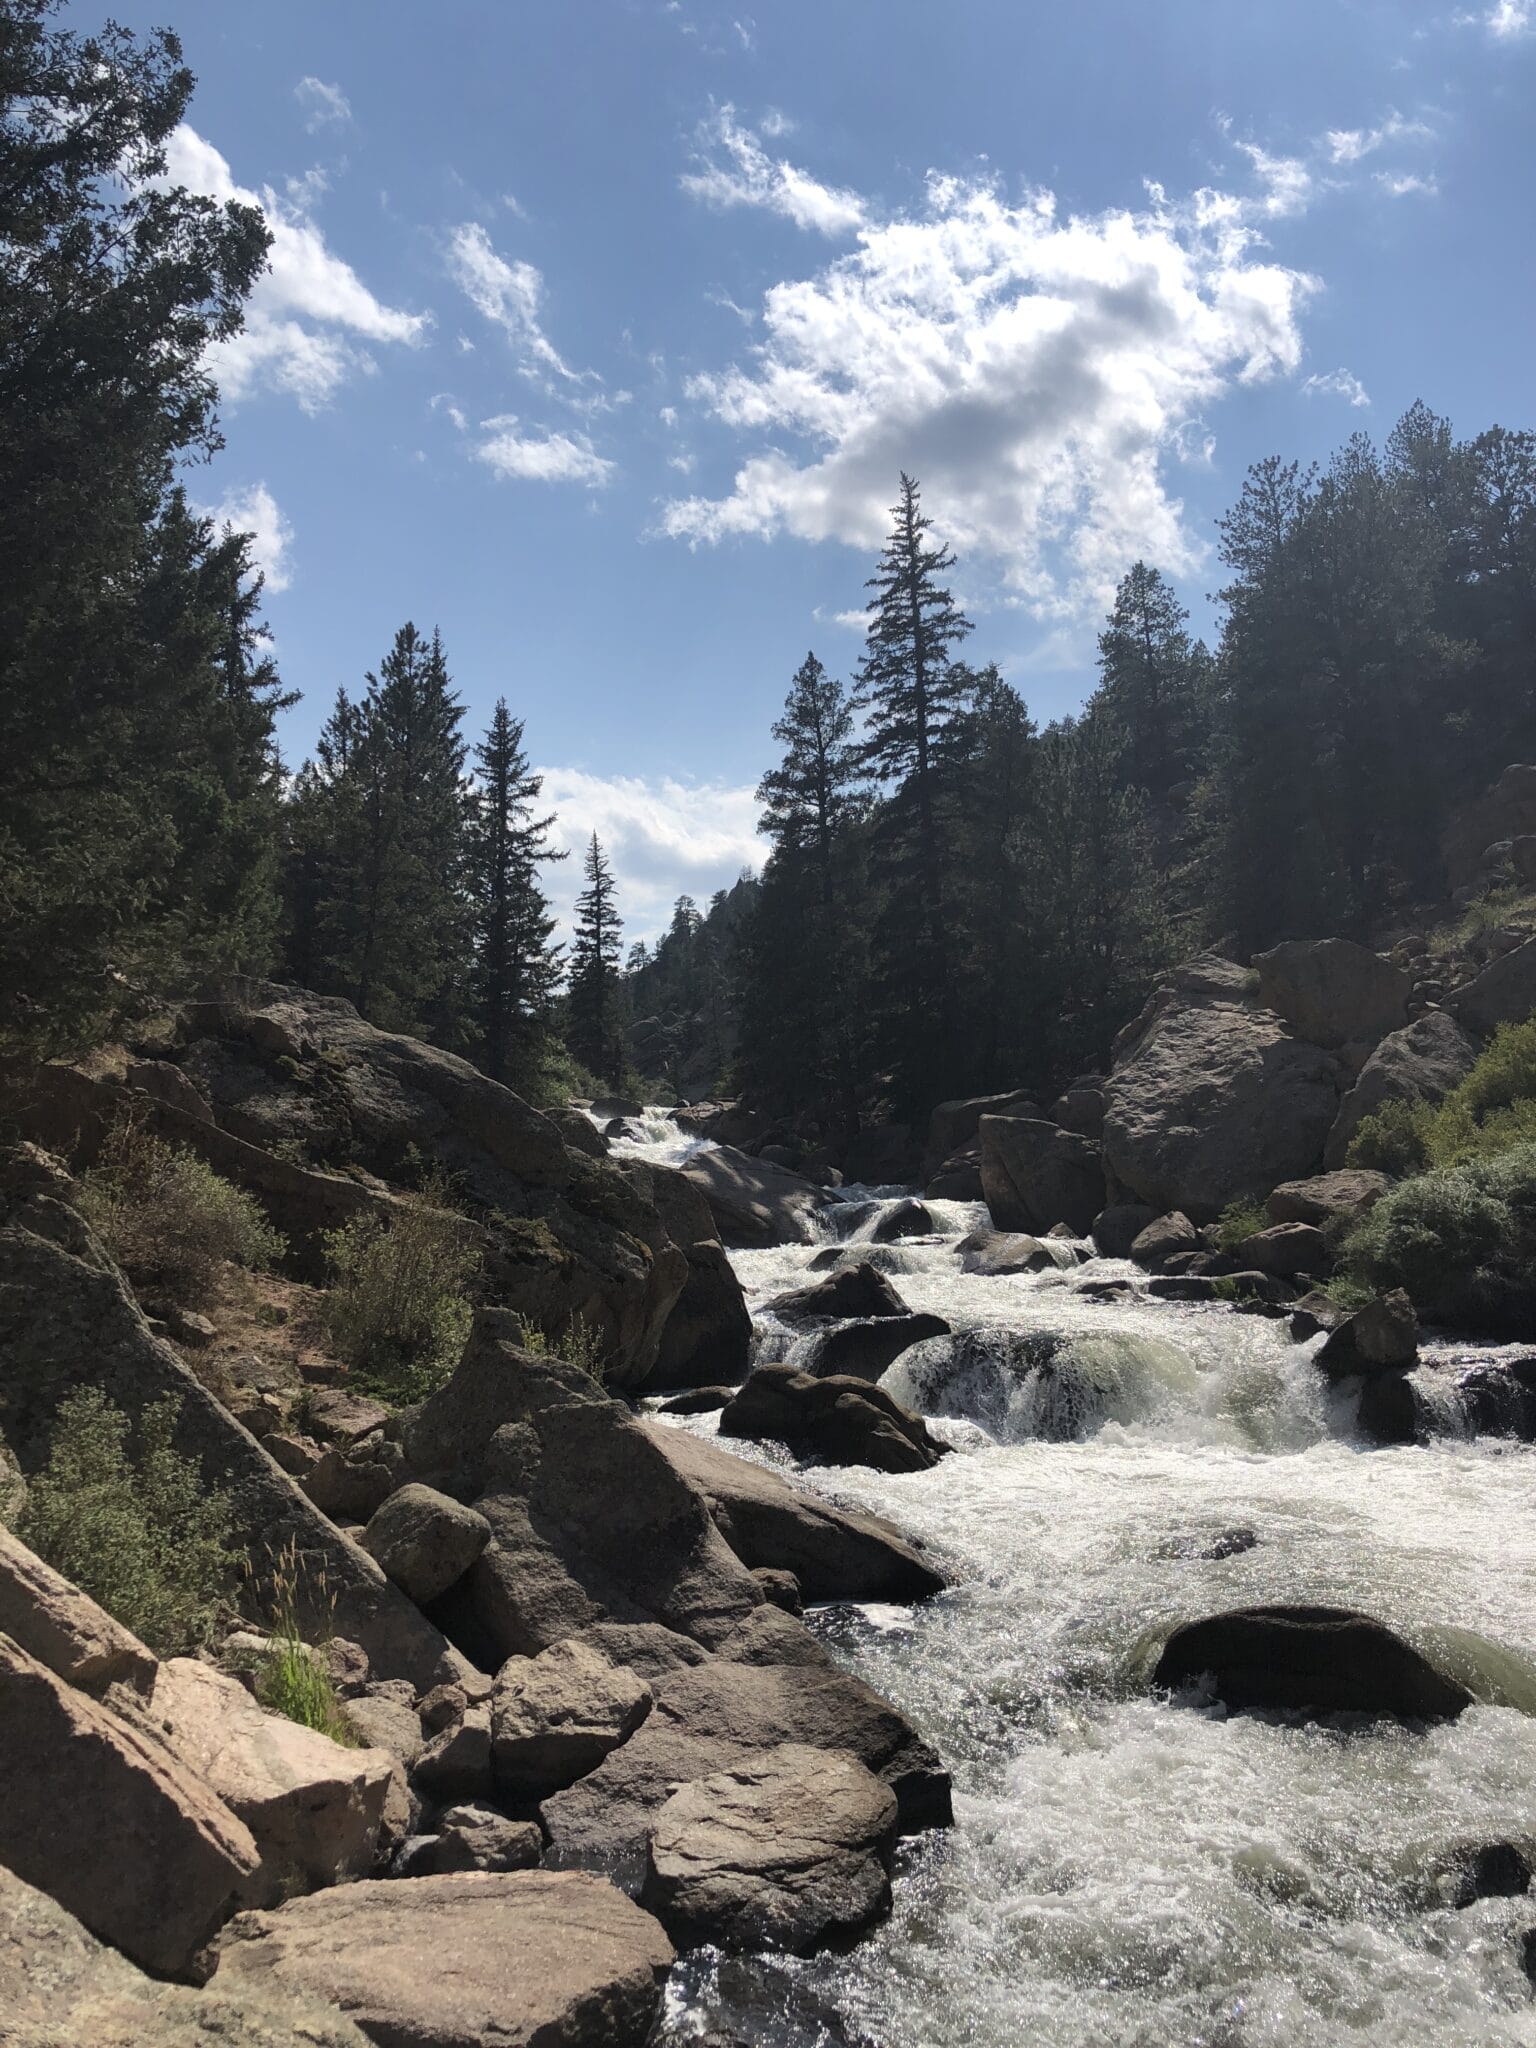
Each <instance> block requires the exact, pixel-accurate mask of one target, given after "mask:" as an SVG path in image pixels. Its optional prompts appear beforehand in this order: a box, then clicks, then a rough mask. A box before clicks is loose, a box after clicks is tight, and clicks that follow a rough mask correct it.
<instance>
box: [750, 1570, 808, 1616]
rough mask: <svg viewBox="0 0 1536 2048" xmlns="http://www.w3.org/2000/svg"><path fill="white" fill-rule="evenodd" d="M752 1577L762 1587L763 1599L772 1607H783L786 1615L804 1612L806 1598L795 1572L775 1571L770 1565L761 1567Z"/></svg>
mask: <svg viewBox="0 0 1536 2048" xmlns="http://www.w3.org/2000/svg"><path fill="white" fill-rule="evenodd" d="M752 1576H753V1578H754V1579H756V1581H757V1583H758V1584H759V1585H760V1586H761V1587H762V1589H763V1598H764V1600H765V1601H766V1602H767V1604H768V1605H769V1606H770V1607H781V1608H782V1609H783V1610H784V1612H785V1613H786V1614H801V1613H803V1612H804V1609H805V1596H804V1594H803V1593H802V1592H801V1590H800V1581H799V1580H798V1579H797V1578H796V1577H795V1575H794V1573H793V1572H781V1571H775V1570H774V1569H773V1568H772V1567H771V1566H769V1565H759V1566H758V1567H757V1569H756V1570H755V1571H754V1572H753V1574H752Z"/></svg>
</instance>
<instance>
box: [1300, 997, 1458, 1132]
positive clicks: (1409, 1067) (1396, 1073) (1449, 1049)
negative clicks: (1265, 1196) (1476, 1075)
mask: <svg viewBox="0 0 1536 2048" xmlns="http://www.w3.org/2000/svg"><path fill="white" fill-rule="evenodd" d="M1477 1055H1478V1046H1477V1042H1476V1040H1475V1039H1473V1038H1471V1037H1469V1036H1468V1034H1467V1033H1466V1032H1465V1031H1464V1030H1463V1029H1462V1028H1461V1026H1460V1024H1458V1023H1457V1021H1456V1019H1455V1018H1454V1017H1451V1016H1448V1015H1447V1014H1446V1012H1445V1011H1444V1010H1427V1011H1426V1012H1425V1014H1424V1015H1423V1016H1422V1017H1416V1018H1415V1019H1414V1021H1413V1022H1412V1023H1411V1024H1409V1025H1407V1026H1405V1028H1404V1029H1403V1030H1401V1031H1394V1032H1393V1033H1392V1035H1391V1037H1390V1038H1384V1039H1383V1040H1382V1041H1381V1043H1380V1045H1378V1046H1377V1048H1376V1050H1375V1051H1374V1052H1373V1053H1372V1054H1371V1056H1370V1058H1369V1059H1368V1060H1367V1061H1366V1063H1365V1065H1364V1066H1363V1067H1362V1068H1361V1069H1360V1075H1359V1078H1358V1080H1357V1081H1356V1082H1355V1085H1354V1086H1353V1088H1351V1089H1350V1090H1349V1093H1348V1094H1347V1095H1346V1096H1345V1097H1344V1099H1343V1101H1342V1102H1341V1103H1340V1104H1339V1114H1338V1117H1337V1120H1336V1121H1335V1123H1334V1126H1333V1129H1332V1130H1331V1131H1330V1132H1329V1133H1328V1143H1327V1145H1326V1147H1325V1148H1324V1153H1323V1158H1324V1163H1325V1164H1326V1165H1327V1166H1329V1167H1337V1166H1342V1165H1343V1164H1344V1163H1345V1160H1346V1159H1347V1158H1348V1156H1349V1148H1350V1145H1351V1143H1352V1142H1353V1140H1354V1137H1355V1134H1356V1132H1357V1131H1358V1130H1359V1128H1360V1126H1361V1125H1362V1124H1363V1123H1364V1122H1365V1120H1366V1118H1367V1117H1368V1116H1374V1115H1375V1113H1376V1112H1377V1110H1379V1109H1381V1108H1383V1107H1384V1106H1385V1105H1386V1104H1387V1103H1389V1102H1427V1103H1431V1104H1433V1103H1436V1102H1443V1101H1444V1100H1445V1098H1446V1096H1447V1095H1449V1094H1450V1092H1451V1090H1452V1089H1453V1088H1455V1087H1456V1086H1457V1085H1458V1083H1459V1082H1462V1081H1464V1080H1465V1079H1466V1077H1467V1075H1468V1074H1470V1073H1471V1071H1472V1068H1473V1066H1474V1064H1475V1063H1476V1060H1477Z"/></svg>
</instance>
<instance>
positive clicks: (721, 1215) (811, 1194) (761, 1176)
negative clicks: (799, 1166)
mask: <svg viewBox="0 0 1536 2048" xmlns="http://www.w3.org/2000/svg"><path fill="white" fill-rule="evenodd" d="M682 1172H683V1175H684V1178H685V1179H687V1180H690V1181H691V1182H692V1183H693V1185H694V1186H695V1187H696V1188H697V1189H698V1190H699V1191H700V1193H701V1194H702V1195H703V1196H704V1199H705V1200H706V1201H707V1202H708V1204H709V1208H710V1214H711V1215H712V1216H713V1218H714V1221H715V1228H716V1231H717V1232H718V1234H719V1237H720V1241H721V1243H722V1244H727V1245H733V1246H736V1245H746V1246H749V1247H750V1246H762V1245H773V1244H810V1243H811V1242H812V1240H813V1238H814V1236H815V1233H814V1231H813V1230H812V1228H811V1222H810V1219H811V1217H812V1216H814V1215H815V1214H816V1213H817V1212H818V1211H819V1210H821V1209H823V1208H825V1207H826V1204H827V1201H828V1199H829V1197H828V1195H827V1192H826V1190H825V1188H820V1187H817V1186H816V1184H815V1183H814V1182H813V1181H808V1180H804V1179H802V1178H801V1176H800V1175H799V1174H797V1173H789V1172H787V1171H786V1170H785V1169H784V1168H783V1167H782V1166H770V1165H768V1164H767V1162H766V1161H764V1160H761V1159H752V1158H749V1157H748V1155H747V1154H746V1153H745V1152H737V1151H735V1150H734V1149H733V1148H732V1147H731V1146H729V1145H712V1146H710V1147H709V1148H708V1149H707V1150H704V1151H699V1152H695V1153H694V1154H693V1155H692V1157H691V1158H690V1159H689V1160H688V1161H687V1163H686V1164H685V1165H684V1167H683V1169H682Z"/></svg>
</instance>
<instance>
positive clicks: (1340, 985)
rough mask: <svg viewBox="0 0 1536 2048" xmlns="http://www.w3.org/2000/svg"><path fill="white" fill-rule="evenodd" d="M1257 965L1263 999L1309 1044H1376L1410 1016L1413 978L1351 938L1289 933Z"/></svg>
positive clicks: (1255, 960)
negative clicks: (1300, 936) (1304, 936)
mask: <svg viewBox="0 0 1536 2048" xmlns="http://www.w3.org/2000/svg"><path fill="white" fill-rule="evenodd" d="M1253 965H1254V969H1255V971H1256V972H1257V974H1258V977H1259V990H1258V994H1259V1001H1260V1002H1261V1003H1262V1004H1263V1005H1264V1007H1265V1008H1266V1009H1268V1010H1273V1011H1275V1012H1276V1014H1277V1015H1278V1016H1281V1017H1283V1018H1284V1019H1285V1021H1286V1023H1287V1024H1289V1025H1290V1027H1291V1029H1292V1030H1293V1031H1294V1032H1295V1033H1296V1034H1297V1036H1298V1037H1299V1038H1304V1039H1306V1040H1307V1042H1308V1043H1309V1044H1311V1045H1323V1046H1329V1047H1333V1048H1338V1047H1341V1046H1346V1045H1361V1046H1368V1045H1375V1044H1377V1043H1378V1042H1379V1041H1380V1040H1381V1039H1383V1038H1385V1037H1386V1035H1387V1033H1388V1032H1389V1031H1396V1030H1398V1029H1399V1028H1400V1027H1401V1026H1402V1025H1404V1024H1406V1023H1407V1021H1408V997H1409V994H1410V993H1411V991H1412V988H1413V982H1412V979H1411V978H1410V977H1409V976H1408V975H1407V974H1405V973H1404V971H1403V969H1402V968H1401V967H1397V966H1394V965H1393V963H1392V962H1391V961H1390V960H1384V959H1383V958H1382V956H1381V955H1380V954H1379V953H1373V952H1372V951H1371V950H1370V948H1369V947H1367V946H1360V945H1357V944H1356V943H1355V941H1354V940H1353V939H1289V940H1287V941H1286V942H1285V943H1284V944H1283V945H1279V946H1274V947H1271V949H1270V950H1269V952H1267V953H1256V954H1255V955H1254V956H1253Z"/></svg>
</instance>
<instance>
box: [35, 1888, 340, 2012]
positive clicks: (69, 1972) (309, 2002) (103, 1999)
mask: <svg viewBox="0 0 1536 2048" xmlns="http://www.w3.org/2000/svg"><path fill="white" fill-rule="evenodd" d="M0 1992H3V1997H4V2006H3V2014H4V2016H3V2018H0V2039H3V2040H4V2041H5V2042H6V2044H7V2048H301V2044H302V2048H368V2041H367V2037H366V2035H364V2034H360V2033H359V2032H358V2030H357V2028H356V2027H354V2026H353V2024H352V2022H351V2021H350V2020H349V2019H347V2018H346V2017H345V2016H344V2015H343V2014H341V2013H339V2012H337V2011H336V2010H335V2009H334V2008H333V2007H331V2006H329V2005H327V2004H325V2003H324V2002H323V2001H321V2000H319V1999H316V1998H311V1997H309V1996H308V1995H307V1994H306V1993H304V1992H302V1991H298V1990H294V1989H290V1988H288V1987H285V1986H278V1985H272V1986H268V1987H263V1988H260V1989H257V1988H254V1987H252V1986H249V1985H247V1986H244V1987H241V1988H240V1989H236V1988H235V1986H234V1985H233V1984H230V1985H228V1986H224V1987H215V1986H209V1987H208V1988H206V1989H204V1990H193V1989H191V1988H190V1987H189V1986H187V1985H185V1984H162V1983H158V1982H157V1981H156V1980H155V1979H154V1978H153V1977H146V1976H145V1975H144V1973H143V1972H142V1971H141V1970H138V1969H136V1968H135V1967H134V1965H133V1964H132V1963H130V1962H129V1961H128V1959H127V1958H126V1957H125V1956H120V1955H119V1954H118V1953H117V1952H116V1950H115V1949H110V1948H107V1947H105V1946H104V1945H103V1944H102V1943H101V1942H99V1941H98V1940H97V1939H96V1938H95V1936H94V1935H92V1934H89V1933H88V1932H87V1931H86V1929H85V1928H84V1927H82V1926H81V1924H80V1922H79V1921H78V1920H77V1919H75V1918H73V1916H72V1915H70V1914H69V1913H66V1912H65V1910H64V1908H63V1907H62V1906H60V1905H59V1904H58V1903H57V1902H56V1901H55V1900H53V1899H50V1898H49V1897H48V1896H47V1895H46V1894H45V1893H43V1892H40V1891H37V1890H35V1889H34V1888H33V1887H32V1886H31V1885H28V1884H23V1883H22V1881H21V1879H20V1878H19V1877H14V1876H12V1874H11V1872H10V1871H8V1870H6V1869H5V1868H4V1867H3V1866H0Z"/></svg>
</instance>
